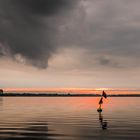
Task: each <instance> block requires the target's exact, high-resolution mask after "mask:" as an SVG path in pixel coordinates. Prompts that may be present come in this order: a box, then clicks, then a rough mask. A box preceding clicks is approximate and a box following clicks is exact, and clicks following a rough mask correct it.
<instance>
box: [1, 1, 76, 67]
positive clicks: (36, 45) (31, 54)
mask: <svg viewBox="0 0 140 140" xmlns="http://www.w3.org/2000/svg"><path fill="white" fill-rule="evenodd" d="M76 3H77V2H74V1H73V0H72V1H66V0H6V1H5V0H1V1H0V42H1V47H0V55H7V56H10V57H12V58H13V59H14V60H15V59H16V60H17V61H18V60H19V59H17V56H20V60H21V59H22V60H25V63H27V64H32V65H34V66H36V67H40V68H46V67H47V64H48V60H49V58H50V57H51V55H52V53H54V52H55V50H56V44H54V43H53V42H55V37H54V36H55V30H56V28H57V27H56V26H57V24H56V23H55V24H53V23H52V24H49V21H50V19H49V18H50V17H52V18H55V17H57V15H59V14H61V12H62V11H63V12H65V13H67V11H68V10H71V9H72V7H73V6H74V4H76ZM58 20H59V19H58ZM5 44H6V45H5ZM5 50H6V51H5ZM7 50H8V51H7ZM7 52H8V53H7ZM18 58H19V57H18ZM20 62H21V61H20Z"/></svg>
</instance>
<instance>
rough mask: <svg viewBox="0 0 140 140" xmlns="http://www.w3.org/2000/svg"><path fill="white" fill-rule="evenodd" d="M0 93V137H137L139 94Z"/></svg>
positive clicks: (114, 139)
mask: <svg viewBox="0 0 140 140" xmlns="http://www.w3.org/2000/svg"><path fill="white" fill-rule="evenodd" d="M98 100H99V97H1V98H0V140H16V139H22V140H24V139H27V140H30V139H34V140H36V139H37V140H43V139H46V140H94V139H95V140H132V139H135V140H139V139H140V98H139V97H133V98H132V97H114V98H113V97H110V98H108V99H107V100H105V101H104V104H103V112H102V113H98V112H97V111H96V110H97V107H98Z"/></svg>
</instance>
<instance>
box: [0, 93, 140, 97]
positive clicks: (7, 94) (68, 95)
mask: <svg viewBox="0 0 140 140" xmlns="http://www.w3.org/2000/svg"><path fill="white" fill-rule="evenodd" d="M0 96H1V97H100V96H101V95H100V94H47V93H40V94H39V93H38V94H33V93H21V94H19V93H3V94H1V95H0ZM108 97H140V94H112V95H108Z"/></svg>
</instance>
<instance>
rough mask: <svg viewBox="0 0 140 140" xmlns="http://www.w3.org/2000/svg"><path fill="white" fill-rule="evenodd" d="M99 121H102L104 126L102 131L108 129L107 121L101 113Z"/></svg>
mask: <svg viewBox="0 0 140 140" xmlns="http://www.w3.org/2000/svg"><path fill="white" fill-rule="evenodd" d="M99 121H100V124H101V126H102V129H103V130H105V129H107V120H104V119H103V116H102V114H101V112H99Z"/></svg>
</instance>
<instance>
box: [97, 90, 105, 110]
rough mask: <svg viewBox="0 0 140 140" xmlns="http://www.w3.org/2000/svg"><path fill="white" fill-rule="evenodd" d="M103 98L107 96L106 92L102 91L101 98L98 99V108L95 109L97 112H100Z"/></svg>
mask: <svg viewBox="0 0 140 140" xmlns="http://www.w3.org/2000/svg"><path fill="white" fill-rule="evenodd" d="M103 98H105V99H106V98H107V94H106V93H105V92H104V90H103V93H102V95H101V99H100V100H99V108H98V109H97V111H98V112H102V104H103Z"/></svg>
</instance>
